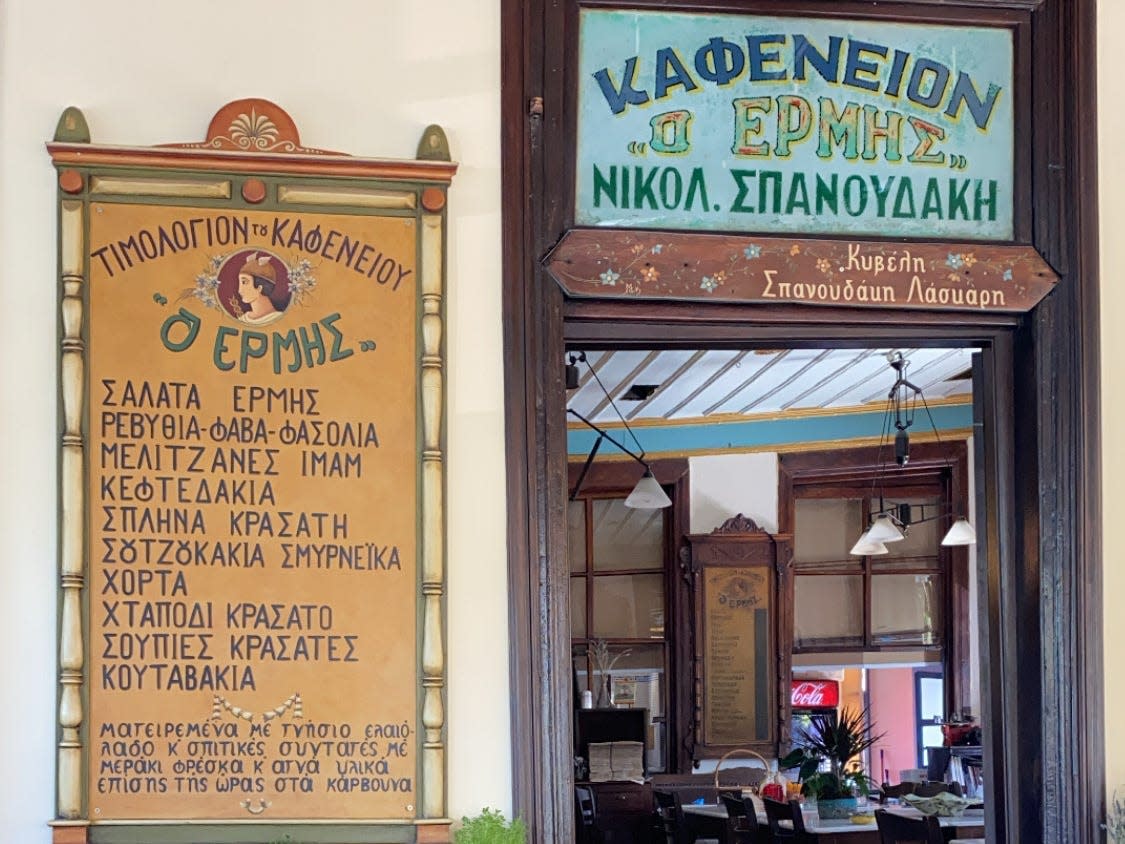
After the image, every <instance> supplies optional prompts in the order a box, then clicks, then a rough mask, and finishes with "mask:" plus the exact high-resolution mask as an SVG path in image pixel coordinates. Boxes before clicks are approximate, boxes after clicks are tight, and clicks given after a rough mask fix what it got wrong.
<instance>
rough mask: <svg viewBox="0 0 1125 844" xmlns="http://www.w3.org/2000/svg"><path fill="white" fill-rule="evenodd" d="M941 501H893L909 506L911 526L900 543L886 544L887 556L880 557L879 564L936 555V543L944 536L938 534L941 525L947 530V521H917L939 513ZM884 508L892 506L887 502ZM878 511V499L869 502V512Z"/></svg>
mask: <svg viewBox="0 0 1125 844" xmlns="http://www.w3.org/2000/svg"><path fill="white" fill-rule="evenodd" d="M940 502H941V499H939V498H936V497H932V498H902V499H897V498H896V499H895V500H894V503H895V504H909V505H910V519H911V522H912V523H911V524H910V525H909V526H908V527H907V529H906V531H905V533H906V538H905V539H903V540H902V541H901V542H888V543H887V556H886V557H880V558H879V562H880V563H886V562H887V561H888V560H889V559H893V558H895V557H934V556H937V553H938V543H940V542H941V537H942V536H944V535H945V532H944V531H942V532H941V533H940V534H939V533H938V531H939V529H940V528H941V525H943V524H944V525H945V526H946V527H945V530H949V520H948V519H945V520H943V519H932V520H931V521H925V522H923V521H918V520H920V519H929V518H930V517H931V516H936V515H937V514H938V513H939V512H941V507H940ZM884 506H885V507H887V508H888V509H889V508H890V507H891V506H892V505H891V504H890V503H889V502H884ZM878 509H879V499H878V498H876V499H873V500H872V502H871V511H872V512H875V511H876V510H878Z"/></svg>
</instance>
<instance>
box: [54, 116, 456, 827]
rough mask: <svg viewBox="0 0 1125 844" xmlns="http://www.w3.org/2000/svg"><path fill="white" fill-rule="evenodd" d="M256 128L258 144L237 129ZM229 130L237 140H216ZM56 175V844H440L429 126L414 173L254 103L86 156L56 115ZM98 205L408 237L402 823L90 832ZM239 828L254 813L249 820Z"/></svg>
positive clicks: (437, 264)
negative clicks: (199, 138)
mask: <svg viewBox="0 0 1125 844" xmlns="http://www.w3.org/2000/svg"><path fill="white" fill-rule="evenodd" d="M247 114H250V115H258V116H259V117H266V118H268V120H269V121H270V122H271V124H272V129H271V131H270V132H266V133H257V132H255V131H253V128H254V127H253V126H249V127H248V126H247V125H239V120H241V119H243V118H244V117H245V116H246V115H247ZM232 127H235V128H238V129H239V131H237V132H233V131H230V129H231V128H232ZM47 148H48V150H49V152H50V154H51V158H52V161H53V162H54V164H55V166H56V168H57V170H58V190H59V287H60V293H61V303H60V318H61V322H60V364H59V366H60V408H61V411H60V426H61V452H60V487H59V496H60V512H61V526H60V543H59V545H60V552H59V577H60V601H59V606H60V610H59V657H58V661H59V679H58V698H59V706H58V780H57V785H58V791H57V808H56V812H57V814H56V819H55V820H54V821H53V822H52V824H51V825H52V827H53V834H54V840H55V841H56V842H60V844H62V842H67V843H68V844H69V842H75V843H77V842H83V844H85V842H87V841H99V842H114V841H121V842H139V841H146V840H150V836H151V835H153V834H157V833H155V832H154V830H159V833H158V834H159V835H160V836H161V838H162V840H173V838H174V839H175V840H189V838H190V839H191V840H198V839H197V837H196V836H203V837H206V838H207V840H210V841H216V842H260V841H265V840H273V839H276V838H278V837H279V836H280V835H282V834H284V833H285V832H286V831H287V830H288V831H291V832H292V831H295V830H299V833H298V834H299V836H300V838H301V839H302V840H309V841H320V840H332V841H343V840H348V841H359V840H364V841H368V840H379V841H401V842H414V841H419V842H422V841H448V840H449V826H450V820H449V818H448V817H447V814H448V811H447V802H446V800H447V787H446V770H447V762H446V724H447V719H446V711H445V707H446V702H445V689H446V676H447V669H446V633H445V630H446V621H445V619H446V596H445V589H446V586H445V583H446V574H445V565H446V563H445V495H446V492H445V487H446V483H445V448H446V446H445V441H446V431H445V338H444V331H445V300H446V298H445V297H446V292H445V287H446V285H445V278H446V273H445V270H446V260H447V259H446V236H447V235H446V232H447V221H446V192H447V188H448V185H449V184H450V182H451V180H452V178H453V175H454V173H455V172H456V170H457V165H456V164H454V163H452V162H451V161H450V156H449V148H448V143H447V141H446V138H445V134H444V132H443V131H442V129H441V128H440V127H439V126H436V125H434V126H430V127H428V128H427V129H426V130H425V132H424V134H423V136H422V138H421V140H420V142H419V145H418V156H417V159H416V160H403V161H398V160H382V159H369V158H352V157H350V156H347V155H344V154H341V153H330V152H325V151H323V150H315V149H310V148H306V147H303V146H302V145H301V143H300V138H299V136H298V134H297V128H296V125H295V124H294V122H293V120H292V119H291V118H290V117H289V115H288V114H286V113H285V111H284V110H282V109H281V108H280V107H278V106H277V105H275V104H273V103H270V102H268V101H266V100H259V99H250V100H238V101H235V102H232V103H229V104H227V105H226V106H224V107H223V108H222V109H221V110H220V111H219V112H218V113H217V114H216V115H215V117H214V118H213V120H212V121H211V125H210V127H209V129H208V133H207V137H206V139H205V140H204V141H203V142H193V143H185V144H175V145H168V146H162V147H121V146H101V145H93V144H91V142H90V132H89V129H88V128H87V125H86V121H85V118H84V116H83V115H82V113H81V112H80V111H79V110H78V109H76V108H69V109H67V110H66V111H65V112H64V113H63V115H62V117H61V118H60V120H59V124H58V128H57V130H56V134H55V138H54V141H53V142H52V143H49V144H48V145H47ZM99 197H106V198H112V199H116V200H121V199H134V198H135V199H136V200H138V201H140V202H142V203H153V204H162V203H166V204H174V203H176V202H177V201H179V202H190V201H193V200H203V201H204V202H205V203H209V204H210V207H212V208H214V207H228V208H236V209H243V210H246V209H263V210H266V209H268V210H278V209H285V210H288V211H306V212H308V213H333V214H350V215H360V216H369V215H387V214H390V215H392V216H397V217H403V216H406V217H409V218H411V219H412V220H414V221H415V222H416V232H417V234H416V236H415V237H416V239H415V243H414V249H415V261H416V264H415V266H416V267H417V269H418V273H417V278H418V281H417V297H416V301H415V304H414V311H415V315H416V316H415V319H416V325H415V326H414V328H413V330H414V331H415V333H416V336H417V337H418V341H417V342H418V351H419V356H418V360H417V363H416V370H415V375H416V379H417V381H416V385H417V387H416V388H417V393H418V396H419V404H418V410H417V416H416V422H417V425H418V439H417V442H418V452H417V454H416V455H415V458H414V459H415V466H416V469H417V472H418V487H417V489H418V498H417V502H416V503H415V508H416V509H415V513H416V519H417V521H416V525H415V530H416V532H417V536H418V546H417V547H418V554H417V565H416V569H417V580H416V584H415V589H416V599H417V600H416V607H415V610H414V618H415V628H416V630H417V641H418V649H417V654H416V657H415V664H416V676H415V682H416V687H415V690H414V698H415V700H416V701H417V702H418V703H417V714H416V719H415V721H414V725H413V726H415V727H417V729H415V730H413V732H415V733H416V734H417V735H418V739H419V740H418V741H417V743H416V745H415V754H416V756H415V758H416V768H415V774H416V777H417V782H416V796H417V801H418V806H417V808H416V809H415V811H414V820H413V821H412V822H403V821H401V820H378V819H371V820H364V821H358V822H357V821H354V820H350V821H349V820H344V821H334V820H324V819H308V820H284V821H266V820H262V821H258V820H254V819H251V818H249V817H248V818H246V819H239V820H237V821H234V822H233V823H232V822H230V821H229V820H222V819H216V820H214V821H209V820H192V821H185V822H159V823H156V824H154V823H153V822H150V821H141V822H131V821H119V822H115V823H110V824H99V823H98V820H97V818H94V817H91V815H90V807H89V806H88V801H87V787H86V786H87V773H88V772H87V759H88V754H89V747H90V742H91V741H93V740H94V737H93V736H92V735H91V734H90V729H89V728H90V725H89V722H88V716H87V712H88V709H87V707H88V704H89V699H90V685H91V684H90V678H89V676H88V673H87V671H88V665H89V649H90V647H91V643H90V641H89V640H88V637H87V632H88V630H89V623H90V620H89V617H88V613H87V603H86V602H87V600H88V595H86V594H85V593H86V592H87V587H88V583H89V578H90V577H91V567H90V561H89V559H88V555H89V554H90V553H91V552H90V548H89V546H90V538H89V526H88V523H87V522H86V516H85V513H86V509H87V501H86V494H87V488H88V482H89V470H88V468H87V465H88V460H89V459H90V458H89V455H88V454H87V451H88V449H89V439H88V433H87V421H86V420H87V415H88V414H89V413H90V409H89V408H90V400H89V397H88V386H87V381H88V374H87V373H88V360H87V336H88V331H89V324H88V306H87V303H88V298H87V297H88V296H89V292H88V288H89V277H90V276H89V268H90V261H91V260H92V259H91V257H90V255H89V254H88V250H89V234H88V233H89V225H90V223H89V216H90V207H91V202H92V201H93V200H95V199H97V198H99ZM251 814H253V811H251Z"/></svg>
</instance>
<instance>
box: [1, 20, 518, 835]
mask: <svg viewBox="0 0 1125 844" xmlns="http://www.w3.org/2000/svg"><path fill="white" fill-rule="evenodd" d="M499 6H500V4H499V0H435V2H428V3H420V2H416V0H375V1H374V2H372V0H320V2H318V3H315V4H296V3H277V2H270V0H237V2H230V0H196V2H194V3H190V4H183V3H154V2H149V1H148V0H101V2H98V3H88V2H82V0H51V2H42V0H4V2H3V3H0V190H2V192H0V255H2V256H3V266H4V270H3V272H2V273H0V300H2V301H3V303H4V308H3V309H2V310H0V372H2V378H0V396H2V401H3V404H2V405H0V411H2V412H0V479H2V483H0V677H2V678H3V679H2V680H0V713H2V717H0V782H2V783H3V787H2V788H0V819H2V823H3V826H4V833H3V837H4V840H5V841H10V842H20V844H39V843H40V842H47V841H49V840H50V835H49V832H48V829H47V827H46V822H47V821H48V820H49V819H50V818H51V817H53V815H54V777H55V773H54V758H55V751H54V743H55V731H54V723H55V623H56V622H55V620H56V611H55V596H56V582H57V576H56V527H57V520H56V506H57V504H56V492H55V488H56V486H55V485H56V449H57V438H56V390H57V375H56V354H57V351H56V324H57V306H56V282H55V278H56V269H55V267H56V262H55V242H56V241H55V238H56V227H55V181H54V171H53V169H52V167H51V166H50V162H49V158H48V156H47V154H46V151H45V150H44V147H43V144H44V142H46V141H47V140H49V139H50V138H51V136H52V135H53V134H54V129H55V124H56V122H57V120H58V117H59V115H60V113H61V112H62V110H63V108H64V107H66V106H68V105H76V106H78V107H80V108H81V109H82V110H83V111H84V112H85V114H86V118H87V120H88V121H89V124H90V128H91V131H92V133H93V136H94V140H95V142H99V143H115V144H136V145H143V144H157V143H174V142H180V141H192V140H199V139H201V138H202V137H203V135H204V133H205V131H206V128H207V124H208V122H209V121H210V119H211V117H212V115H213V114H214V112H215V111H217V110H218V108H219V107H220V106H221V105H223V104H225V103H227V102H228V101H230V100H234V99H238V98H241V97H248V96H257V97H264V98H266V99H270V100H273V101H274V102H276V103H278V104H279V105H281V106H282V107H283V108H285V109H286V110H287V111H288V112H289V113H290V114H291V115H292V116H293V118H294V119H295V120H296V122H297V125H298V127H299V128H300V129H301V131H302V141H303V142H304V143H305V144H306V145H307V146H313V147H322V148H328V149H338V150H343V151H347V152H350V153H352V154H355V155H365V156H371V157H392V158H413V156H414V152H415V149H416V146H417V142H418V138H419V137H420V135H421V132H422V129H423V128H424V127H425V126H426V125H427V124H429V123H440V124H441V125H443V126H444V127H445V129H446V131H447V133H448V134H449V138H450V143H451V146H452V149H453V156H454V159H455V160H457V161H459V162H460V163H461V169H460V171H459V173H458V175H457V177H456V179H455V181H454V184H453V188H452V191H451V194H450V232H449V245H450V260H449V268H450V269H449V290H450V295H449V333H448V352H449V360H450V364H449V369H448V374H449V405H448V415H449V440H448V444H449V455H450V456H449V476H448V477H449V508H448V524H449V631H448V638H449V662H450V676H449V708H448V714H449V806H450V811H451V814H452V815H453V816H454V817H459V816H460V815H462V814H466V813H475V812H476V811H478V810H479V809H480V808H481V807H482V806H485V805H489V806H493V807H496V808H500V809H503V810H504V811H506V812H509V811H510V793H511V765H510V754H509V749H508V746H509V735H510V730H509V718H508V708H509V700H508V691H507V689H508V647H507V628H506V618H507V594H506V574H505V570H506V569H505V565H506V564H505V553H506V551H505V547H506V546H505V491H504V473H503V471H500V470H499V469H498V467H501V466H502V465H503V462H504V440H503V437H504V421H503V381H502V357H501V353H502V338H501V314H500V114H499V111H500V109H499V94H500V81H499V77H500V20H499Z"/></svg>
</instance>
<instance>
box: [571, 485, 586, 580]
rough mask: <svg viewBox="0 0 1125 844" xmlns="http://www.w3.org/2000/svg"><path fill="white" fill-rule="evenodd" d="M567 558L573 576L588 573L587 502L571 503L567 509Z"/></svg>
mask: <svg viewBox="0 0 1125 844" xmlns="http://www.w3.org/2000/svg"><path fill="white" fill-rule="evenodd" d="M566 556H567V559H568V560H570V571H571V573H572V574H580V573H582V572H584V571H586V502H585V501H571V502H570V503H569V504H568V505H567V509H566Z"/></svg>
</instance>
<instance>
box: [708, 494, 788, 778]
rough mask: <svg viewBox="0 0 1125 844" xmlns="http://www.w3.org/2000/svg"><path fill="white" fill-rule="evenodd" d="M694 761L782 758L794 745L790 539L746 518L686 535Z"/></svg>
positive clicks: (735, 517) (736, 518) (734, 519)
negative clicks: (742, 755) (736, 753)
mask: <svg viewBox="0 0 1125 844" xmlns="http://www.w3.org/2000/svg"><path fill="white" fill-rule="evenodd" d="M687 541H688V554H689V559H690V572H691V583H692V607H693V612H694V615H695V618H694V646H693V651H694V653H693V687H694V688H693V710H694V711H693V723H694V724H695V734H694V740H695V747H694V752H693V756H694V758H696V759H702V758H716V757H719V756H722V755H723V754H725V753H729V752H731V751H733V750H736V749H742V750H752V751H756V752H757V753H761V754H762V755H763V756H766V757H776V756H777V755H778V749H779V744H784V743H786V742H787V741H788V739H789V735H788V732H789V710H790V701H789V694H788V691H789V678H790V674H791V655H790V651H791V648H790V642H791V639H792V629H793V579H792V572H791V566H790V561H791V558H792V537H791V536H789V535H785V534H778V535H771V534H769V533H767V532H766V531H765V530H763V529H762V528H760V527H759V526H758V525H757V524H756V523H755V522H754V521H753V520H752V519H749V518H747V517H746V516H743V515H742V514H741V513H740V514H738V515H737V516H734V517H732V518H730V519H728V520H727V521H726V522H724V523H723V524H722V525H720V526H719V527H718V528H716V529H715V530H714V531H713V532H711V533H709V534H694V535H691V536H688V537H687Z"/></svg>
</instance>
